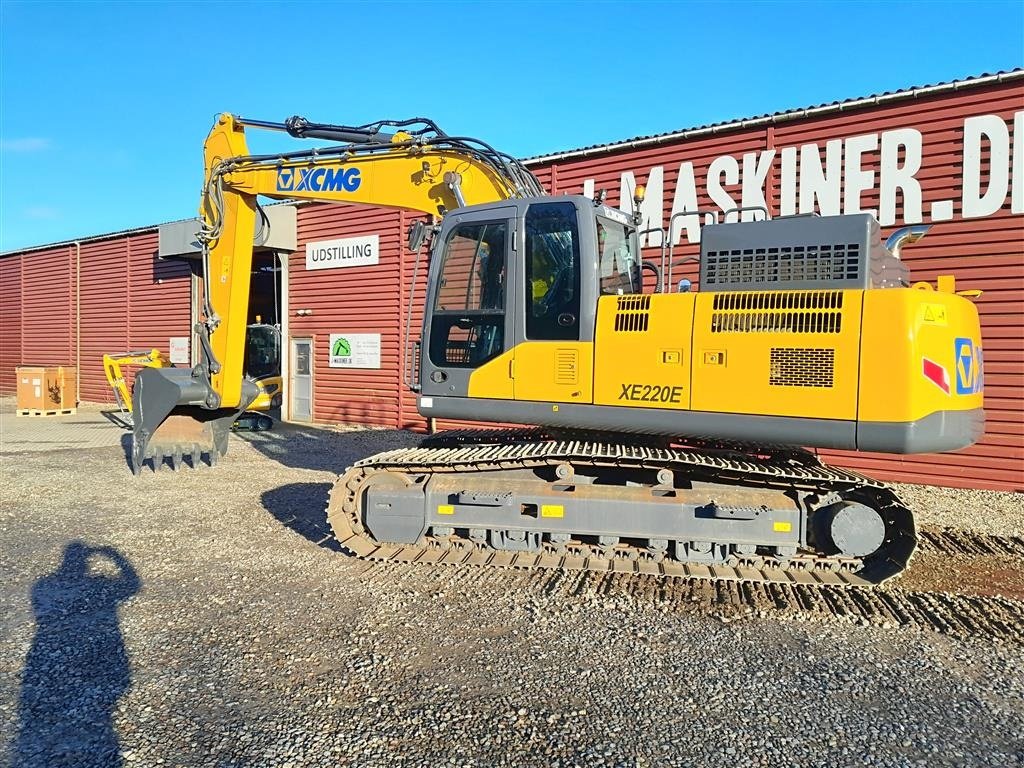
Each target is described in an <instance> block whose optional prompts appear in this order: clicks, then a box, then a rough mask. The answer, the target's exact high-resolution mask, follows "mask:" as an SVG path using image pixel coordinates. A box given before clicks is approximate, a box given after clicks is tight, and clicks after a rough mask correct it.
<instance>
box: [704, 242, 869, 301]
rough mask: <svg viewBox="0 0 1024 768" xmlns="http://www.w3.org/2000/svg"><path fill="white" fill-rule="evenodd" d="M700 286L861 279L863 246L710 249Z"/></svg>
mask: <svg viewBox="0 0 1024 768" xmlns="http://www.w3.org/2000/svg"><path fill="white" fill-rule="evenodd" d="M703 258H704V277H703V281H702V282H701V288H703V289H705V290H714V289H715V287H716V286H718V285H731V286H736V285H750V286H751V287H756V286H757V284H758V283H761V284H763V285H786V284H790V285H793V287H796V285H795V284H797V283H807V282H818V281H822V280H824V281H831V280H859V279H860V278H861V250H860V245H858V244H857V243H821V244H819V245H792V246H779V247H773V248H745V249H742V250H741V249H734V250H728V251H724V250H723V251H707V252H706V253H705V254H704V257H703Z"/></svg>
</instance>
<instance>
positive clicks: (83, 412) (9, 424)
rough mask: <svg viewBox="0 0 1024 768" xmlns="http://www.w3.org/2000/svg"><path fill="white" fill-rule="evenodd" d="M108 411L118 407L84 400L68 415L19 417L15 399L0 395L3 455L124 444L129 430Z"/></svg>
mask: <svg viewBox="0 0 1024 768" xmlns="http://www.w3.org/2000/svg"><path fill="white" fill-rule="evenodd" d="M105 412H111V413H113V414H115V415H116V414H117V409H116V407H115V406H113V405H98V404H94V403H83V404H82V405H80V406H79V407H78V411H77V413H75V414H72V415H68V416H18V415H17V413H16V411H15V400H14V398H13V397H4V398H0V455H4V454H12V453H25V452H29V451H31V452H36V451H59V450H65V449H69V448H73V449H81V448H107V447H110V446H117V445H122V440H123V438H124V437H125V436H126V435H128V434H129V433H128V432H127V430H125V429H123V428H121V427H119V426H118V425H117V424H116V423H115V422H114V421H112V420H111V419H110V418H108V417H107V416H105V415H104V413H105Z"/></svg>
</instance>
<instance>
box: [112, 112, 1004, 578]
mask: <svg viewBox="0 0 1024 768" xmlns="http://www.w3.org/2000/svg"><path fill="white" fill-rule="evenodd" d="M247 127H248V128H260V129H269V130H275V131H283V132H286V133H288V134H289V135H291V136H292V137H295V138H299V139H320V140H325V141H328V142H336V143H335V144H332V145H330V146H325V147H318V148H316V149H312V150H300V151H296V152H290V153H284V154H274V155H251V154H250V153H249V152H248V150H247V147H246V143H245V137H244V133H245V129H246V128H247ZM205 157H206V181H205V192H204V194H203V198H202V207H201V214H202V222H203V224H202V231H201V232H200V234H199V237H200V240H201V242H202V243H203V262H204V269H205V275H206V279H205V280H204V285H205V286H206V296H205V300H204V307H203V318H202V321H201V325H200V328H201V334H200V342H201V352H202V358H201V361H200V362H199V364H198V365H196V366H195V367H193V368H191V369H178V368H144V369H143V370H141V371H140V372H139V375H138V377H137V378H136V383H135V389H134V392H133V398H134V404H135V412H136V414H137V418H136V421H135V431H134V443H133V453H132V462H133V467H134V469H135V471H136V472H139V471H141V469H142V466H143V463H144V462H146V461H148V460H152V461H153V463H154V465H155V466H156V465H159V464H161V463H163V461H164V460H165V458H166V457H169V458H170V459H171V461H172V463H174V464H179V463H180V462H181V458H182V456H183V455H191V456H192V463H193V464H195V463H198V461H199V457H200V456H201V455H202V454H208V455H209V457H210V461H211V463H212V462H213V461H214V460H215V459H216V457H217V456H220V455H223V454H224V453H225V451H226V450H227V436H228V427H229V425H230V424H231V423H232V421H233V420H234V419H235V418H237V415H238V414H239V413H240V412H242V411H244V409H246V408H247V407H248V406H249V405H250V403H251V402H252V401H253V399H254V398H255V397H256V396H257V392H258V389H257V387H256V385H255V383H254V382H253V381H251V380H250V379H247V378H246V377H245V376H244V375H243V373H244V361H245V318H246V313H247V308H248V295H249V274H250V268H251V262H252V249H253V246H252V232H253V229H254V226H255V222H256V217H257V215H258V213H259V199H258V198H259V197H260V196H264V197H269V198H278V199H281V198H291V199H299V200H322V201H344V202H350V203H369V204H375V205H383V206H392V207H398V208H407V209H412V210H416V211H420V212H423V213H425V214H428V215H429V216H430V223H425V222H423V221H420V222H417V223H416V224H414V225H413V226H412V227H411V228H410V233H409V247H410V250H411V251H412V252H414V253H416V254H417V256H416V268H417V269H418V268H419V265H420V256H419V254H420V253H421V251H422V246H423V244H424V243H425V242H426V241H429V243H430V249H429V266H428V269H429V271H428V286H429V287H428V291H427V296H426V303H425V312H424V319H423V328H422V333H421V335H420V342H419V344H418V345H411V346H409V345H408V336H409V335H411V334H410V327H411V320H410V318H411V316H412V305H413V297H410V302H409V314H408V315H407V317H406V322H405V326H406V336H407V339H406V342H407V347H406V350H405V359H407V360H409V361H413V362H410V364H409V372H410V376H409V378H410V383H411V385H412V387H413V389H414V390H415V391H417V393H418V408H419V411H420V413H421V414H423V415H424V416H427V417H440V418H452V419H469V420H475V421H478V422H491V423H518V424H526V425H534V426H533V427H531V428H522V429H513V430H509V429H497V428H495V429H482V430H469V431H459V432H447V433H441V434H439V435H434V436H430V437H428V438H426V439H425V440H424V442H423V443H422V444H421V445H420V446H419V447H417V448H410V449H403V450H398V451H392V452H388V453H383V454H378V455H376V456H371V457H368V458H366V459H364V460H362V461H359V462H357V463H356V464H355V465H354V466H353V467H350V468H348V469H347V470H344V471H343V473H342V475H341V476H340V478H339V479H338V482H337V484H336V485H335V488H334V491H333V492H332V494H331V500H330V504H329V508H328V518H329V520H330V523H331V525H332V527H333V529H334V531H335V534H336V536H337V538H338V540H339V541H340V542H341V544H342V545H343V546H344V547H346V548H348V549H349V550H351V551H352V552H354V553H356V554H357V555H359V556H361V557H367V558H374V559H386V560H405V561H416V562H418V563H424V562H444V563H474V564H486V565H505V566H515V567H550V568H564V569H592V570H600V571H607V570H616V571H620V570H621V571H629V572H644V573H661V574H667V575H677V576H685V577H689V578H711V579H739V580H743V581H747V582H762V583H769V584H770V583H777V582H782V583H792V582H794V581H796V582H807V581H810V582H813V583H825V584H836V585H851V584H876V583H879V582H881V581H883V580H885V579H887V578H890V577H892V576H894V575H895V574H897V573H899V572H900V571H902V570H903V569H904V568H905V567H906V565H907V563H908V561H909V559H910V556H911V554H912V552H913V551H914V548H915V545H916V539H917V537H916V531H915V526H914V521H913V515H912V513H911V511H910V510H909V509H908V508H907V507H906V506H905V505H904V504H903V503H902V502H901V501H900V500H899V498H898V497H897V496H896V495H895V494H894V493H893V492H892V491H891V490H890V489H888V488H887V487H885V486H884V485H882V484H881V483H878V482H876V481H874V480H872V479H870V478H867V477H864V476H862V475H860V474H857V473H855V472H851V471H847V470H843V469H838V468H834V467H830V466H827V465H825V464H822V463H821V462H820V461H819V460H818V459H817V457H816V456H815V455H814V454H813V453H811V452H809V451H808V450H806V449H807V448H832V449H848V450H858V451H880V452H891V453H923V452H932V451H949V450H955V449H958V448H962V447H964V446H967V445H970V444H972V443H973V442H975V441H976V440H978V439H979V438H980V436H981V435H982V433H983V429H984V412H983V405H982V399H983V395H982V371H981V354H982V352H981V334H980V326H979V321H978V313H977V310H976V308H975V306H974V304H973V303H972V302H971V300H970V298H971V293H970V292H958V291H957V289H956V286H955V281H954V279H953V278H952V277H951V276H943V277H940V278H939V279H938V282H937V285H931V284H929V283H921V282H917V283H911V281H910V275H909V273H908V270H907V268H906V266H905V265H904V264H903V263H902V262H901V261H900V259H899V251H900V248H901V247H902V246H903V245H904V244H906V243H907V242H911V241H913V240H914V239H916V238H918V237H920V236H921V234H922V233H921V232H920V231H919V230H915V229H911V230H910V231H906V232H901V233H899V234H898V236H895V239H893V238H890V241H889V242H888V243H883V242H882V241H881V238H880V228H879V225H878V223H877V222H876V221H875V220H874V219H873V218H872V217H871V216H870V215H868V214H855V215H846V216H824V217H818V216H801V217H784V218H777V219H771V220H769V219H768V218H767V211H764V210H761V212H760V214H757V213H752V214H751V216H753V218H754V219H755V220H752V221H750V220H748V221H737V222H736V223H724V224H709V225H706V226H704V227H703V229H702V237H701V254H700V279H699V288H700V290H699V291H693V292H692V291H688V290H682V291H680V290H677V291H675V292H673V288H675V287H676V286H674V285H673V282H672V280H671V279H670V277H669V273H670V269H671V266H672V264H673V261H672V256H671V254H668V258H667V264H668V269H666V258H665V255H664V254H663V255H662V259H661V262H660V263H659V262H658V261H657V260H653V261H644V260H643V258H642V253H641V250H640V247H639V241H638V228H639V227H640V225H641V221H640V218H641V217H640V215H639V210H640V203H641V202H642V189H641V188H638V189H637V190H636V194H635V197H634V200H633V208H634V211H636V212H634V211H623V210H617V209H614V208H611V207H609V206H607V205H605V204H604V202H603V196H602V195H598V196H597V198H595V199H591V198H589V197H585V196H582V195H557V196H552V195H548V194H546V193H545V191H544V190H543V188H542V186H541V184H540V182H539V181H538V180H537V178H536V177H535V176H534V175H533V173H531V172H530V170H529V169H527V168H526V167H525V166H523V165H522V164H521V163H520V162H518V161H517V160H515V159H514V158H512V157H510V156H509V155H506V154H503V153H501V152H498V151H496V150H494V149H493V148H492V147H490V146H489V145H487V144H486V143H484V142H480V141H477V140H473V139H468V138H464V137H456V136H450V135H448V134H446V133H444V132H443V131H441V130H440V128H438V126H437V125H435V124H434V123H432V122H431V121H429V120H423V119H414V120H403V121H382V122H377V123H373V124H369V125H363V126H356V127H349V126H338V125H329V124H315V123H310V122H309V121H307V120H305V119H303V118H300V117H293V118H290V119H288V120H287V121H285V122H284V123H270V122H264V121H255V120H246V119H242V118H238V117H234V116H232V115H228V114H225V115H221V116H220V117H219V118H218V120H217V121H216V123H215V125H214V127H213V130H212V131H211V133H210V135H209V137H208V138H207V140H206V145H205ZM624 202H625V203H628V202H629V201H628V200H627V201H624ZM741 213H743V212H740V211H737V212H736V214H737V215H736V218H737V219H740V218H750V216H741V215H739V214H741ZM692 215H696V216H701V218H702V219H703V215H702V214H701V213H700V212H697V211H694V212H692ZM727 218H728V215H727ZM670 240H671V238H668V237H666V238H665V239H664V241H665V242H669V241H670ZM644 271H648V272H650V273H651V275H650V276H649V277H647V279H646V280H645V279H644V278H645V275H644V274H643V272H644ZM415 282H416V281H415V280H414V281H413V283H414V284H415Z"/></svg>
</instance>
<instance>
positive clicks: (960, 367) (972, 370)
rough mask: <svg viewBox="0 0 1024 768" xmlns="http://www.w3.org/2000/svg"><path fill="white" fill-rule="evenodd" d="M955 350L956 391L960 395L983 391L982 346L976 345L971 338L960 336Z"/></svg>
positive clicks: (955, 343)
mask: <svg viewBox="0 0 1024 768" xmlns="http://www.w3.org/2000/svg"><path fill="white" fill-rule="evenodd" d="M954 350H955V352H954V362H955V364H956V393H957V394H958V395H973V394H975V393H977V392H981V390H982V388H983V386H984V384H983V380H984V373H983V371H982V361H981V346H980V345H979V346H975V344H974V342H973V341H971V340H970V339H963V338H960V339H956V341H955V342H954Z"/></svg>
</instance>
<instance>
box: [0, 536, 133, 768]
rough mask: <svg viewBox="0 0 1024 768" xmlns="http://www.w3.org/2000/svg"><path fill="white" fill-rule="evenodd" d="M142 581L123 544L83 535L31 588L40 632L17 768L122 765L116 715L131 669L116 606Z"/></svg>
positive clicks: (26, 688)
mask: <svg viewBox="0 0 1024 768" xmlns="http://www.w3.org/2000/svg"><path fill="white" fill-rule="evenodd" d="M140 586H141V583H140V581H139V577H138V575H137V574H136V573H135V569H134V568H133V567H132V565H131V563H129V562H128V560H127V558H125V556H124V555H122V554H121V553H120V552H118V551H117V550H116V549H114V548H112V547H90V546H87V545H86V544H83V543H82V542H77V541H76V542H72V543H71V544H68V545H67V547H66V548H65V549H64V557H63V560H62V561H61V564H60V567H59V568H58V569H57V570H56V571H54V572H53V573H51V574H48V575H46V576H44V577H42V578H41V579H39V581H37V582H36V583H35V585H34V586H33V587H32V609H33V611H34V613H35V620H36V634H35V638H34V639H33V641H32V647H31V648H30V649H29V652H28V657H27V658H26V660H25V671H24V674H23V676H22V683H21V695H20V698H19V702H18V714H19V730H18V735H17V740H16V741H15V743H14V745H13V750H12V758H13V761H12V764H13V766H14V768H29V767H30V766H31V767H32V768H35V766H72V765H74V766H119V765H121V756H120V747H119V744H118V739H117V734H116V732H115V731H114V725H113V722H112V716H113V712H114V708H115V706H116V705H117V701H118V699H119V698H120V697H121V696H122V695H123V694H124V693H125V691H127V690H128V688H129V687H130V685H131V670H130V667H129V662H128V653H127V651H126V649H125V645H124V639H123V638H122V636H121V629H120V626H119V624H118V618H117V609H118V606H119V605H120V604H121V603H123V602H124V601H125V600H128V599H129V598H130V597H131V596H132V595H134V594H135V593H136V592H138V591H139V589H140Z"/></svg>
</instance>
